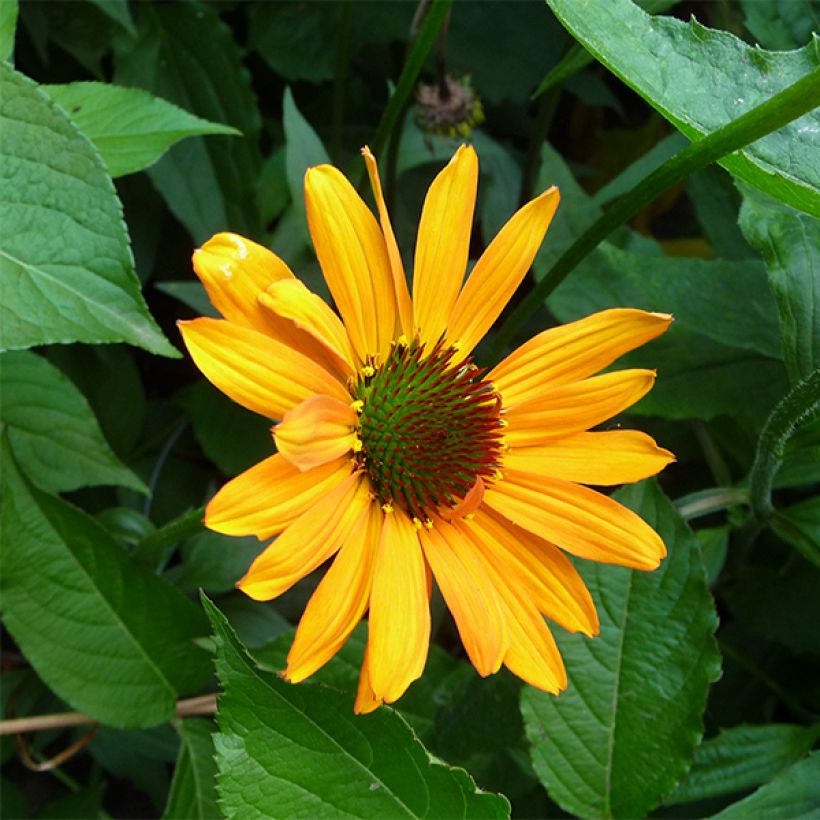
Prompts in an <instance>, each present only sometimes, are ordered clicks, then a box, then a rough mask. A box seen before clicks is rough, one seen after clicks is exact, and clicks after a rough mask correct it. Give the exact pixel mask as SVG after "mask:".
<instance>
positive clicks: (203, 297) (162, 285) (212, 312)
mask: <svg viewBox="0 0 820 820" xmlns="http://www.w3.org/2000/svg"><path fill="white" fill-rule="evenodd" d="M154 287H155V288H156V289H157V290H161V291H162V292H163V293H167V294H168V295H169V296H173V297H174V299H179V301H180V302H182V304H183V305H187V306H188V307H189V308H191V310H193V311H194V312H195V313H196V314H197V315H199V316H212V317H213V318H215V319H219V318H221V316H220V313H219V311H218V310H217V309H216V308H215V307H214V306H213V305H212V304H211V300H210V299H209V298H208V293H207V292H206V290H205V288H204V287H203V286H202V283H201V282H157V283H156V284H155V285H154Z"/></svg>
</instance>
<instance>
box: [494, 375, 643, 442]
mask: <svg viewBox="0 0 820 820" xmlns="http://www.w3.org/2000/svg"><path fill="white" fill-rule="evenodd" d="M654 383H655V373H654V372H653V371H652V370H616V371H615V372H614V373H603V374H602V375H600V376H592V377H590V378H589V379H584V380H583V381H580V382H575V383H574V384H565V385H562V386H561V387H556V388H554V389H549V388H547V389H546V390H545V391H542V393H541V395H540V396H538V397H537V398H532V399H530V400H528V401H526V402H522V403H521V404H518V405H515V406H514V407H513V408H512V409H511V410H509V411H508V412H506V413H505V414H504V419H505V420H506V422H507V424H508V427H507V429H506V430H505V431H504V437H505V440H506V442H507V444H509V445H510V446H511V447H513V448H515V447H531V446H533V445H535V444H542V443H544V442H548V441H553V440H555V439H558V438H563V437H564V436H568V435H572V434H573V433H580V432H583V431H584V430H588V429H589V428H590V427H594V426H595V425H596V424H600V423H601V422H604V421H606V420H607V419H610V418H612V417H613V416H615V415H617V414H618V413H620V412H621V411H623V410H625V409H626V408H627V407H631V406H632V405H633V404H635V402H636V401H638V400H639V399H640V398H642V397H643V396H645V395H646V394H647V393H648V392H649V391H650V390H651V389H652V385H653V384H654Z"/></svg>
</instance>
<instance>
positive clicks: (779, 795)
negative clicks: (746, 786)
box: [715, 751, 820, 820]
mask: <svg viewBox="0 0 820 820" xmlns="http://www.w3.org/2000/svg"><path fill="white" fill-rule="evenodd" d="M819 815H820V751H816V752H812V753H811V754H810V755H809V756H808V757H807V758H806V759H805V760H801V761H800V762H799V763H795V764H794V765H793V766H791V767H790V768H788V769H786V771H785V772H781V773H780V774H779V775H778V776H777V777H776V778H775V779H774V780H772V781H771V783H767V784H766V785H765V786H761V787H760V788H759V789H758V790H757V791H756V792H755V793H754V794H750V795H749V796H748V797H747V798H745V799H744V800H741V801H739V802H737V803H734V804H733V805H731V806H729V808H728V809H724V810H723V811H722V812H720V814H716V815H715V820H717V818H720V819H721V820H725V819H726V818H738V820H749V818H758V817H759V818H764V817H777V818H786V817H817V816H819Z"/></svg>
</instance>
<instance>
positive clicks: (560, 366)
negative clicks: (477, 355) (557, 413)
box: [487, 308, 672, 407]
mask: <svg viewBox="0 0 820 820" xmlns="http://www.w3.org/2000/svg"><path fill="white" fill-rule="evenodd" d="M671 321H672V317H671V316H669V315H667V314H665V313H647V312H646V311H643V310H633V309H629V308H624V309H615V310H604V311H601V312H600V313H593V314H592V315H591V316H587V317H586V318H585V319H580V320H578V321H577V322H571V323H570V324H567V325H561V326H560V327H553V328H550V329H549V330H545V331H544V332H543V333H539V334H538V335H537V336H534V337H533V338H532V339H530V340H529V341H528V342H525V343H524V344H523V345H521V347H519V348H518V349H517V350H514V351H513V352H512V353H511V354H510V355H509V356H507V358H506V359H504V361H503V362H501V364H499V365H498V366H497V367H496V368H494V369H493V370H492V371H491V372H490V374H489V375H488V377H487V378H489V379H490V380H491V381H493V382H494V383H495V386H496V389H497V390H499V391H500V393H501V395H502V396H503V397H504V406H505V407H511V406H512V405H515V404H518V403H519V402H522V401H526V400H527V399H532V398H537V397H538V396H539V395H541V393H542V391H543V390H544V389H545V388H546V387H556V386H557V385H560V384H568V383H570V382H577V381H580V380H581V379H585V378H586V377H587V376H590V375H592V374H593V373H597V372H598V371H599V370H603V368H605V367H607V366H608V365H610V364H612V362H614V361H615V360H616V359H617V358H618V357H620V356H623V354H624V353H627V352H629V351H630V350H634V349H635V348H636V347H640V346H641V345H642V344H645V343H646V342H648V341H649V340H650V339H654V338H655V337H656V336H660V334H661V333H663V332H664V331H665V330H666V328H668V327H669V324H670V323H671Z"/></svg>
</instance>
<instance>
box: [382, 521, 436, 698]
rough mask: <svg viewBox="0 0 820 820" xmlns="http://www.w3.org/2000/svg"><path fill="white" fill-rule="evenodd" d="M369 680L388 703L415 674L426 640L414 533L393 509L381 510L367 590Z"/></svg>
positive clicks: (423, 584)
mask: <svg viewBox="0 0 820 820" xmlns="http://www.w3.org/2000/svg"><path fill="white" fill-rule="evenodd" d="M369 629H370V637H369V651H370V654H369V666H370V685H371V687H372V690H373V694H374V696H375V698H376V699H377V700H381V701H384V702H386V703H392V702H393V701H394V700H397V699H398V698H400V697H401V696H402V695H403V694H404V692H405V690H406V689H407V687H408V686H409V685H410V684H411V683H412V682H413V681H414V680H416V678H418V677H420V676H421V673H422V672H423V671H424V665H425V663H426V662H427V648H428V644H429V641H430V604H429V600H428V597H427V579H426V571H425V567H424V557H423V555H422V550H421V544H419V539H418V534H417V532H416V529H415V528H414V527H413V524H412V523H411V521H410V519H409V518H408V517H407V515H406V514H405V513H404V512H402V511H401V510H399V509H396V510H394V511H393V512H390V513H385V517H384V526H383V528H382V536H381V541H380V542H379V548H378V551H377V553H376V563H375V566H374V568H373V589H372V591H371V593H370V625H369Z"/></svg>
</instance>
